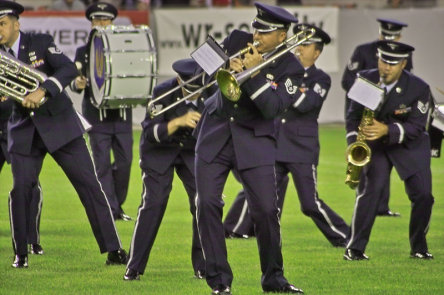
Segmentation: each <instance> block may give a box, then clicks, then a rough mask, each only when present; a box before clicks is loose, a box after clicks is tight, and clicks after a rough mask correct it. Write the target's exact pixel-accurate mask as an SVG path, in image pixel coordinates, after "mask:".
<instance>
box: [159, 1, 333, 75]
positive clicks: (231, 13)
mask: <svg viewBox="0 0 444 295" xmlns="http://www.w3.org/2000/svg"><path fill="white" fill-rule="evenodd" d="M285 8H286V9H287V10H288V11H290V12H291V13H293V14H294V15H296V16H297V17H298V19H299V22H300V23H302V22H305V23H310V24H314V25H316V26H318V27H320V28H322V29H323V30H325V31H326V32H327V33H328V34H329V35H330V37H331V38H332V42H331V43H330V44H329V45H328V46H325V47H324V50H323V52H322V55H321V56H320V57H319V60H318V61H317V62H316V64H317V66H319V67H320V68H322V69H323V70H324V71H326V72H337V71H339V61H338V46H337V44H336V39H337V35H338V15H339V9H338V8H335V7H297V6H293V7H285ZM153 13H154V18H153V20H154V21H155V24H154V25H153V26H152V27H153V28H155V29H157V32H156V34H155V35H156V38H157V40H156V41H157V47H158V48H157V52H158V65H159V74H160V75H162V76H172V75H174V72H173V70H172V69H171V65H172V64H173V63H174V62H175V61H176V60H177V59H180V58H189V57H190V54H191V52H192V51H193V50H194V49H196V48H197V47H198V46H199V45H201V44H202V43H203V42H205V40H206V39H207V36H208V35H211V36H212V37H213V38H214V39H216V41H217V42H222V41H223V40H224V38H225V37H226V36H228V34H229V33H230V32H231V31H233V30H234V29H238V30H243V31H247V32H249V31H251V25H250V24H251V21H252V20H253V19H254V17H255V15H256V9H255V8H236V9H231V8H212V9H187V10H184V9H180V10H179V9H156V10H154V11H153ZM292 34H293V28H290V30H289V35H292Z"/></svg>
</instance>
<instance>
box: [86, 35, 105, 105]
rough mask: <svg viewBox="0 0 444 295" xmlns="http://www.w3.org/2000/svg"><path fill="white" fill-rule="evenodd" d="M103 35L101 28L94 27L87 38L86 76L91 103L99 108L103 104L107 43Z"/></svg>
mask: <svg viewBox="0 0 444 295" xmlns="http://www.w3.org/2000/svg"><path fill="white" fill-rule="evenodd" d="M103 37H104V34H102V33H101V30H98V29H94V30H93V31H92V32H91V35H90V39H89V40H90V46H89V52H88V54H89V65H88V67H89V68H88V70H87V76H88V81H89V84H90V90H91V93H90V96H91V97H90V99H91V103H92V104H93V105H94V106H95V107H97V108H101V107H102V106H103V104H104V97H105V85H106V79H107V77H106V74H107V62H106V56H105V51H106V48H107V44H106V43H105V40H104V38H103Z"/></svg>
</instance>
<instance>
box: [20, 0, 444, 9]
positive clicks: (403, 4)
mask: <svg viewBox="0 0 444 295" xmlns="http://www.w3.org/2000/svg"><path fill="white" fill-rule="evenodd" d="M19 2H20V3H21V4H22V5H24V6H25V8H26V9H27V10H59V11H62V10H70V11H76V10H85V8H86V7H87V6H88V5H90V4H91V3H94V2H98V1H97V0H19ZM101 2H108V3H111V4H113V5H114V6H116V7H118V8H119V9H122V10H148V9H155V8H164V7H165V8H174V7H176V8H185V7H243V6H252V5H253V3H254V2H255V0H101ZM260 2H262V3H267V4H271V5H306V6H313V5H314V6H326V5H329V6H339V7H344V8H414V7H417V8H421V7H435V6H444V0H262V1H260Z"/></svg>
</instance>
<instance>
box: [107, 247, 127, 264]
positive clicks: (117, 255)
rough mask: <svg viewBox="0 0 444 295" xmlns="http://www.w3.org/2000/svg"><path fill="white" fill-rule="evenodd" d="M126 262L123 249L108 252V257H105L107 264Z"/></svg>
mask: <svg viewBox="0 0 444 295" xmlns="http://www.w3.org/2000/svg"><path fill="white" fill-rule="evenodd" d="M127 262H128V256H127V254H126V252H125V250H123V249H119V250H115V251H110V252H108V259H106V264H107V265H112V264H126V263H127Z"/></svg>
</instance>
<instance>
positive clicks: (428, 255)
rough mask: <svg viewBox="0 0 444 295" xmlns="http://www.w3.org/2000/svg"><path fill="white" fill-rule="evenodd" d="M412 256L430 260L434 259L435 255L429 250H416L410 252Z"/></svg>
mask: <svg viewBox="0 0 444 295" xmlns="http://www.w3.org/2000/svg"><path fill="white" fill-rule="evenodd" d="M410 258H415V259H423V260H430V259H433V255H432V254H431V253H429V252H415V253H410Z"/></svg>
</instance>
